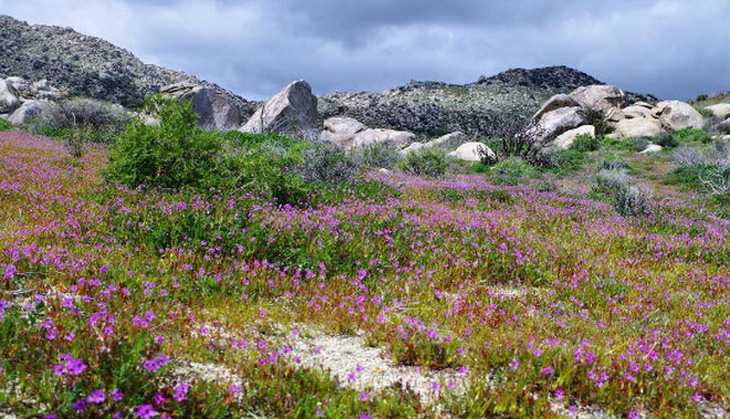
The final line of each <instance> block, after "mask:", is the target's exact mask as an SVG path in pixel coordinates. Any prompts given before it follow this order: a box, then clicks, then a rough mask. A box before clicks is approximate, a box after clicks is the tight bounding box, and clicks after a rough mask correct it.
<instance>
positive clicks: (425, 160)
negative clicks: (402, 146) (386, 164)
mask: <svg viewBox="0 0 730 419" xmlns="http://www.w3.org/2000/svg"><path fill="white" fill-rule="evenodd" d="M448 165H449V162H448V159H447V158H446V153H445V152H444V151H443V150H436V149H431V148H426V149H420V150H417V151H414V152H411V153H408V154H407V155H406V156H405V157H404V158H403V161H402V162H401V163H400V164H399V167H400V169H401V170H403V171H404V172H406V173H410V174H413V175H417V176H430V177H440V176H443V175H444V174H445V173H446V168H447V167H448Z"/></svg>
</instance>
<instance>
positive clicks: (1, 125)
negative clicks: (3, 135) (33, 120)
mask: <svg viewBox="0 0 730 419" xmlns="http://www.w3.org/2000/svg"><path fill="white" fill-rule="evenodd" d="M11 129H13V124H11V123H10V122H8V121H6V120H4V119H1V118H0V131H10V130H11Z"/></svg>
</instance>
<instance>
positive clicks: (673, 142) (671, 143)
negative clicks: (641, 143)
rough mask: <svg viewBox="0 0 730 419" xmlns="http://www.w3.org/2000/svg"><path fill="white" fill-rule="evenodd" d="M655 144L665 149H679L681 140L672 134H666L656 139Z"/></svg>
mask: <svg viewBox="0 0 730 419" xmlns="http://www.w3.org/2000/svg"><path fill="white" fill-rule="evenodd" d="M653 142H654V144H658V145H660V146H662V147H664V148H675V147H679V140H678V139H677V138H676V137H675V136H674V135H672V134H671V133H668V132H665V133H662V134H659V135H657V136H656V137H654V140H653Z"/></svg>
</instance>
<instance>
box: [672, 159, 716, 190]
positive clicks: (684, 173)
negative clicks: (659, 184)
mask: <svg viewBox="0 0 730 419" xmlns="http://www.w3.org/2000/svg"><path fill="white" fill-rule="evenodd" d="M713 169H714V166H713V165H711V164H697V165H694V166H688V167H679V168H677V169H674V170H672V171H671V172H669V173H668V174H667V178H666V180H665V181H664V183H666V184H669V185H686V186H689V187H691V188H693V189H696V190H700V189H701V188H702V182H701V180H700V179H702V178H707V177H708V176H710V175H711V174H712V172H713Z"/></svg>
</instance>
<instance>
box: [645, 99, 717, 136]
mask: <svg viewBox="0 0 730 419" xmlns="http://www.w3.org/2000/svg"><path fill="white" fill-rule="evenodd" d="M652 113H653V114H654V115H655V116H657V117H658V118H659V122H661V124H662V127H664V129H666V130H667V131H670V132H673V131H680V130H683V129H687V128H702V127H703V126H704V124H705V119H704V118H703V117H702V114H700V113H699V112H697V110H696V109H695V108H693V107H692V105H689V104H687V103H684V102H680V101H678V100H667V101H664V102H659V103H657V105H656V107H655V108H654V110H653V111H652Z"/></svg>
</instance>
